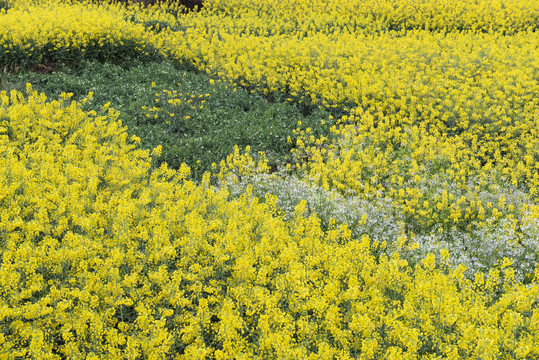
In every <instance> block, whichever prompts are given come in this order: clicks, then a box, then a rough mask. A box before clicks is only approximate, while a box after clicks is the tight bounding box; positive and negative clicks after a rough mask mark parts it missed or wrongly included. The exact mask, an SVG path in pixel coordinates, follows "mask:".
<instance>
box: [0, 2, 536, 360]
mask: <svg viewBox="0 0 539 360" xmlns="http://www.w3.org/2000/svg"><path fill="white" fill-rule="evenodd" d="M538 14H539V5H538V3H537V2H535V1H531V0H530V1H526V0H524V1H504V2H503V3H502V2H501V1H499V0H482V1H468V0H457V1H453V2H450V3H447V2H445V1H441V0H440V1H438V0H432V1H420V2H417V1H409V0H397V1H356V0H349V1H336V0H330V1H321V0H320V1H318V0H311V1H306V0H287V1H279V2H276V1H274V0H257V1H251V2H243V1H219V0H207V1H206V3H205V7H204V9H203V11H201V12H199V13H190V14H187V15H182V16H176V15H175V13H174V7H173V6H172V5H168V6H167V5H162V6H158V7H150V8H148V9H142V8H136V7H131V8H123V7H120V6H119V5H114V4H112V5H92V4H87V3H85V4H80V3H74V4H67V3H58V2H54V1H37V2H27V1H24V2H22V1H21V2H13V5H12V7H10V8H8V9H7V10H5V9H1V10H0V66H1V67H2V68H6V69H17V68H18V67H20V66H30V67H31V66H35V65H36V64H39V63H41V62H53V63H64V62H65V63H76V62H78V61H81V60H85V59H90V60H101V61H112V60H113V59H114V58H116V57H118V56H123V57H124V58H128V59H131V58H139V57H140V58H148V57H154V56H157V57H162V58H166V59H168V60H170V61H174V62H187V63H190V64H192V65H194V66H196V67H198V68H199V69H201V70H205V71H208V72H210V73H212V74H215V75H218V76H220V77H223V78H227V79H228V80H232V81H235V82H236V83H238V84H240V85H243V86H247V87H251V88H252V89H253V90H255V89H256V90H259V91H262V92H265V93H267V94H270V95H271V94H282V95H283V96H285V98H288V99H290V101H296V102H299V103H302V104H303V105H305V106H311V107H317V106H321V107H328V108H334V109H340V110H339V111H340V112H341V113H342V114H343V115H342V116H340V118H339V119H338V121H337V125H336V126H335V127H334V128H333V130H332V131H333V133H334V135H335V136H334V139H333V140H329V139H327V138H325V137H315V136H314V135H312V132H311V129H308V128H307V129H305V128H303V127H302V126H301V124H299V126H298V130H297V131H298V134H299V135H300V136H299V140H298V141H297V143H296V144H294V145H295V146H296V147H295V150H294V154H296V156H297V158H298V159H299V160H298V164H297V172H298V174H299V175H298V176H299V177H300V178H301V181H304V182H307V183H309V184H315V185H318V186H320V188H321V189H323V190H324V191H336V192H339V193H340V195H341V196H343V197H349V198H354V199H360V200H361V201H372V202H373V203H374V202H385V203H389V204H391V208H392V209H396V211H397V212H398V213H399V214H400V215H401V216H402V217H403V219H404V220H403V223H404V227H403V229H402V231H400V233H399V234H398V241H399V242H400V246H401V248H402V249H404V250H406V249H409V251H412V249H413V247H414V246H419V247H420V248H422V249H424V250H425V251H424V253H423V254H422V256H421V258H420V259H415V260H414V261H411V259H409V258H407V257H406V251H403V252H402V253H401V254H399V253H398V252H388V251H386V248H387V246H388V244H386V243H383V242H378V241H376V240H373V239H372V238H371V237H369V235H367V234H365V233H361V232H360V233H358V231H357V229H354V228H352V224H347V223H346V221H339V222H336V221H334V220H331V219H330V220H328V221H327V224H326V223H325V224H322V222H321V217H320V216H318V215H317V214H316V213H312V212H309V210H308V203H307V201H305V200H303V201H300V202H299V203H298V204H297V205H296V206H295V207H294V209H292V210H291V211H289V213H287V214H286V216H285V215H283V214H282V209H281V208H280V207H279V206H278V204H279V199H278V198H277V197H276V196H274V195H272V194H271V193H269V192H268V193H267V194H266V195H265V197H262V198H260V199H259V198H257V197H255V196H253V194H252V191H253V187H250V186H247V187H246V190H243V191H242V192H241V193H240V194H239V195H237V196H234V197H232V196H230V195H231V194H230V193H229V191H228V188H227V187H226V186H221V187H217V188H215V187H214V186H213V185H212V183H211V181H210V175H209V174H208V175H206V176H205V178H204V179H203V181H202V182H201V183H199V184H197V183H195V182H193V181H191V180H189V171H190V170H189V168H188V167H186V166H182V167H181V168H180V169H177V170H172V169H169V168H168V167H167V166H166V165H163V166H161V167H160V168H158V169H155V170H151V169H152V155H158V154H159V152H160V148H159V147H158V148H156V149H153V150H152V151H151V153H150V151H148V150H141V149H140V148H139V147H138V144H137V143H138V142H139V139H138V138H136V137H132V138H129V137H128V135H127V132H126V129H125V128H124V127H122V124H121V121H120V120H119V116H120V114H118V113H116V112H114V110H112V109H108V107H107V106H104V107H103V108H102V109H101V111H100V112H93V111H90V112H85V111H83V110H82V105H83V104H84V103H85V102H86V101H88V100H89V99H90V98H91V94H90V95H89V96H88V98H87V99H86V100H83V101H82V103H77V102H74V101H70V95H69V94H64V95H63V96H62V98H61V99H58V100H52V101H51V100H49V99H47V97H46V95H45V94H39V93H37V92H35V91H33V90H32V88H31V86H30V85H29V86H28V89H27V93H26V94H22V93H18V92H16V91H12V92H10V93H8V92H6V91H3V92H1V93H0V323H1V324H2V327H1V328H0V356H2V357H7V358H16V357H30V358H43V359H61V358H88V359H107V358H110V359H117V358H127V359H138V358H151V359H153V358H155V359H161V358H177V359H183V358H185V359H192V358H199V359H205V358H211V359H233V358H234V359H236V358H238V359H241V358H244V359H251V358H277V357H278V358H287V359H288V358H301V359H304V358H312V359H326V358H327V359H333V358H339V359H349V358H360V359H376V358H384V359H416V358H425V359H434V358H450V359H469V358H486V359H495V358H507V359H509V358H511V359H517V358H518V359H534V358H537V357H539V345H537V344H539V308H538V300H537V299H538V298H539V286H538V283H537V276H538V275H539V273H538V272H537V270H536V269H534V267H533V266H527V267H525V271H524V273H520V272H519V271H518V269H521V268H522V266H520V264H519V262H521V261H527V263H528V264H529V263H532V264H534V263H535V260H534V259H536V256H537V253H538V250H537V238H539V233H538V232H539V230H538V229H539V207H538V206H537V203H536V201H537V199H538V198H539V161H538V160H539V140H538V133H537V131H538V129H539V96H537V95H538V94H539V78H538V69H539V62H538V61H539V60H538V59H539V45H538V44H539V39H538V37H539V32H538V31H537V28H536V27H537V24H538V23H539V22H538V21H537V19H538ZM20 19H22V21H21V20H20ZM165 95H167V96H168V98H170V99H171V100H174V99H176V94H165ZM156 96H157V95H156ZM178 99H179V98H178ZM154 110H155V109H153V110H152V109H149V110H148V111H149V114H148V115H149V116H152V115H151V114H152V113H153V112H155V111H154ZM301 159H307V160H308V161H306V162H301V161H300V160H301ZM221 169H222V173H221V174H220V175H219V176H220V177H219V180H220V181H221V182H223V183H224V182H226V181H229V182H230V183H232V182H231V179H232V178H233V177H234V174H239V175H241V176H242V177H244V178H245V177H246V176H251V175H252V174H253V173H256V172H263V173H264V172H267V167H266V166H265V164H264V163H263V161H262V162H261V163H260V164H255V163H254V161H253V159H251V158H250V156H249V155H248V154H241V153H240V152H239V150H237V151H236V152H235V153H234V154H231V156H230V157H229V158H228V159H226V160H224V161H223V163H222V166H221ZM266 175H267V174H264V176H266ZM255 177H256V176H255ZM368 221H371V220H370V219H367V218H364V219H363V218H362V220H361V223H364V224H366V223H367V222H368ZM488 229H496V232H488V231H489V230H488ZM500 234H502V235H500ZM459 239H464V240H463V241H462V244H457V240H459ZM495 241H497V242H498V243H497V244H499V245H496V246H492V244H493V243H494V242H495ZM482 242H483V243H482ZM502 242H503V243H505V245H507V246H509V247H512V248H513V249H517V248H519V247H527V248H529V251H527V252H526V253H525V255H523V256H522V258H521V259H520V258H519V259H515V260H512V259H510V258H504V256H503V255H504V254H505V253H502V256H500V255H499V254H498V256H500V261H498V263H497V264H496V265H493V266H490V267H488V268H486V269H483V270H484V271H477V272H475V273H473V274H470V273H469V272H467V269H466V267H465V266H464V265H463V264H459V261H456V260H455V259H457V257H456V255H457V254H456V253H455V251H456V250H454V249H457V250H458V251H460V250H459V249H460V248H459V246H461V247H465V246H466V245H468V246H470V244H474V246H476V244H478V246H477V247H478V249H472V250H473V251H476V252H481V251H482V250H484V249H485V248H490V247H492V251H493V252H496V251H501V250H499V249H498V248H499V247H502V246H505V245H503V244H502ZM445 245H448V246H447V249H446V248H444V247H446V246H445ZM427 250H428V251H427ZM430 250H433V251H430ZM466 251H470V250H468V249H466ZM515 253H516V252H515ZM492 254H493V253H487V254H486V255H485V256H487V257H491V256H493V255H492ZM509 254H511V251H509ZM519 266H520V267H519ZM516 269H517V270H516ZM523 280H525V281H523Z"/></svg>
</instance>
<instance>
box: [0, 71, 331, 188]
mask: <svg viewBox="0 0 539 360" xmlns="http://www.w3.org/2000/svg"><path fill="white" fill-rule="evenodd" d="M27 82H30V83H31V84H32V85H33V87H34V89H36V90H37V91H40V92H43V93H45V94H47V95H48V97H49V98H50V99H56V98H58V97H59V96H60V95H61V93H62V92H67V93H72V94H73V96H72V99H73V100H81V99H83V98H84V97H85V96H86V95H87V94H88V93H89V92H93V93H94V96H93V98H92V100H91V101H89V102H87V103H86V105H85V106H86V110H96V111H97V110H99V109H100V108H101V107H102V106H104V105H105V104H106V103H109V102H110V107H111V108H113V109H114V110H116V111H119V112H120V114H121V115H120V119H121V120H122V123H123V125H125V126H127V128H128V131H129V132H130V134H131V135H137V136H139V137H140V138H141V144H142V146H143V147H145V148H148V149H151V148H154V147H156V146H158V145H162V147H163V152H162V154H161V156H160V157H159V158H157V159H156V162H155V163H156V165H157V166H159V165H160V164H161V163H163V162H167V163H168V164H169V166H171V167H173V168H179V166H180V165H181V163H184V162H185V163H186V164H187V165H189V166H190V167H191V169H192V173H193V175H194V177H195V178H201V176H202V174H203V173H204V172H205V171H207V170H210V169H211V166H212V163H215V164H216V165H218V164H219V162H220V161H221V160H223V159H225V158H226V157H227V155H229V154H230V153H232V151H233V148H234V145H238V146H239V147H240V148H245V147H247V146H250V147H251V151H252V152H253V153H257V152H259V151H262V152H265V153H266V155H267V158H268V160H269V165H270V167H273V168H276V167H278V166H279V165H282V164H284V163H287V162H291V161H293V160H292V158H291V156H290V149H291V144H293V143H295V141H294V137H295V135H294V133H293V130H294V129H296V128H297V126H298V122H301V124H302V127H310V128H311V129H312V130H311V132H312V133H313V134H314V135H324V134H329V128H330V126H331V121H329V120H328V119H329V115H330V114H329V112H328V111H327V110H322V109H316V110H314V111H311V112H309V113H308V114H307V113H305V112H304V111H302V109H301V108H299V107H297V106H295V105H293V104H291V103H286V102H282V101H280V100H274V101H268V99H267V98H265V97H264V96H263V95H261V94H256V93H252V92H250V91H249V90H246V89H243V88H241V87H236V86H234V85H231V84H228V83H225V82H221V81H219V80H217V81H216V80H214V79H212V77H211V76H210V75H207V74H205V73H201V72H196V71H192V70H191V69H186V68H177V67H174V66H173V65H171V64H167V63H157V62H151V63H143V62H136V63H133V64H131V66H127V65H126V64H123V65H117V64H110V63H106V64H101V63H98V62H91V63H87V64H86V65H85V66H81V67H80V68H77V69H73V68H69V67H65V68H60V69H58V71H56V72H53V73H51V74H40V73H35V72H22V73H19V74H16V75H14V74H9V75H7V76H6V77H5V79H4V81H3V83H2V84H0V89H2V88H3V89H5V90H11V89H16V90H19V91H22V90H23V89H24V87H25V84H26V83H27ZM289 136H290V138H291V140H292V141H291V142H288V141H287V140H288V137H289Z"/></svg>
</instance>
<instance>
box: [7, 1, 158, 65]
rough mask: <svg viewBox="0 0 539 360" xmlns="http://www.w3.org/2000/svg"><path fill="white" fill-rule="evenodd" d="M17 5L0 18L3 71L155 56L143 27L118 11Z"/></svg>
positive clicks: (81, 6)
mask: <svg viewBox="0 0 539 360" xmlns="http://www.w3.org/2000/svg"><path fill="white" fill-rule="evenodd" d="M16 4H17V6H15V7H14V8H11V9H9V10H8V11H7V12H6V11H2V12H0V66H2V67H4V66H12V67H13V66H21V65H27V64H28V65H35V64H37V63H39V62H51V61H52V62H60V63H78V62H80V60H81V58H82V59H84V58H90V59H99V60H111V61H112V60H121V59H122V58H123V57H126V56H131V57H133V56H138V57H144V56H149V55H151V54H154V53H155V51H156V50H155V49H154V47H153V40H152V34H151V33H149V32H147V31H146V30H145V27H144V26H143V25H141V24H135V23H132V22H127V21H125V19H124V17H125V16H126V15H125V13H124V11H123V10H120V8H119V6H116V8H114V7H112V8H110V9H109V11H104V9H103V8H101V7H99V6H97V5H92V4H85V3H75V4H70V5H67V4H60V3H58V2H54V1H45V2H40V3H39V4H36V5H33V6H25V5H26V4H25V3H16ZM111 6H112V5H111ZM115 9H117V11H115Z"/></svg>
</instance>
